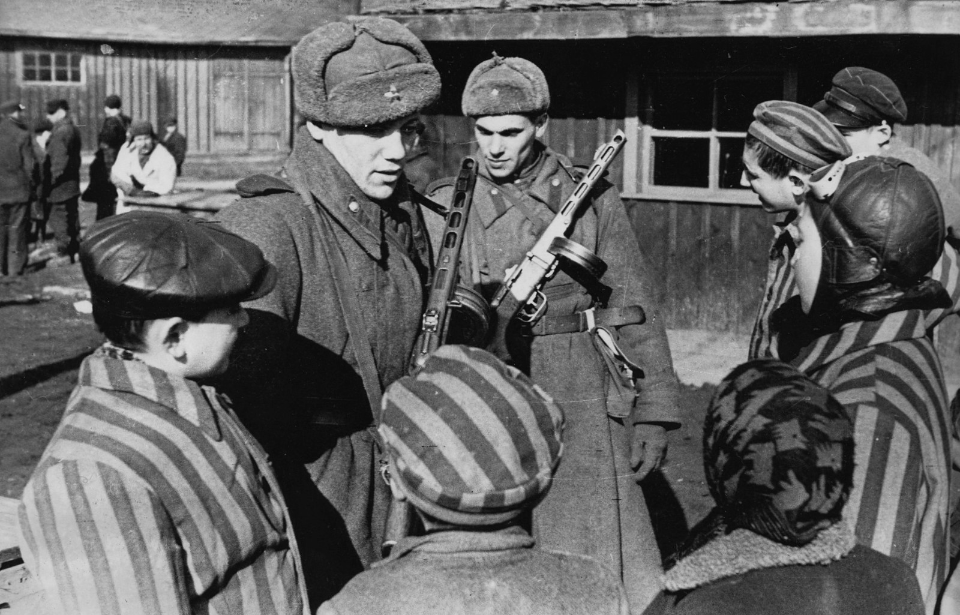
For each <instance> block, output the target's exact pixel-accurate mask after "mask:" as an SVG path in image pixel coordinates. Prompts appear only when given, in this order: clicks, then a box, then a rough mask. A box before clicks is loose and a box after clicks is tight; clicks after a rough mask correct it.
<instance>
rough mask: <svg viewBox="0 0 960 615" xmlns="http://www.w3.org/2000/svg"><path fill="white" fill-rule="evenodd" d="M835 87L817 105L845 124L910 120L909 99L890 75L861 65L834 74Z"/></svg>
mask: <svg viewBox="0 0 960 615" xmlns="http://www.w3.org/2000/svg"><path fill="white" fill-rule="evenodd" d="M832 83H833V87H832V88H830V91H829V92H827V93H825V94H824V95H823V100H821V101H820V102H818V103H817V104H816V105H814V109H816V110H817V111H819V112H820V113H822V114H824V115H825V116H827V119H829V120H830V121H831V122H833V123H834V124H835V125H837V126H840V127H842V128H869V127H870V126H877V125H879V124H882V123H883V122H887V123H888V124H895V123H897V122H905V121H906V120H907V103H905V102H904V101H903V96H901V95H900V90H899V89H898V88H897V84H895V83H894V82H893V81H892V80H891V79H890V77H887V76H886V75H884V74H883V73H878V72H877V71H875V70H870V69H869V68H863V67H862V66H849V67H847V68H845V69H843V70H841V71H840V72H839V73H837V74H836V75H834V76H833V82H832Z"/></svg>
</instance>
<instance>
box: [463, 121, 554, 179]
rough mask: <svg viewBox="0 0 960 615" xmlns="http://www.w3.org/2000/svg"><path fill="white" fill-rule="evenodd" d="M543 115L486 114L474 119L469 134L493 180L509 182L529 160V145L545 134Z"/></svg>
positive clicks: (530, 148)
mask: <svg viewBox="0 0 960 615" xmlns="http://www.w3.org/2000/svg"><path fill="white" fill-rule="evenodd" d="M546 127H547V123H546V116H541V117H540V118H538V119H537V121H533V120H531V119H530V118H529V117H527V116H526V115H487V116H484V117H480V118H477V122H476V124H474V126H473V133H474V135H475V136H476V138H477V145H478V146H479V147H480V153H481V155H482V156H483V160H484V164H485V165H486V167H487V171H488V172H489V173H490V176H491V177H493V178H494V179H502V180H511V179H513V178H515V177H516V176H517V175H518V174H519V173H520V171H522V170H523V169H524V168H525V167H526V166H527V164H528V163H530V162H531V159H532V158H533V152H534V150H533V144H534V142H535V141H536V140H537V139H538V138H540V137H542V136H543V134H544V132H546Z"/></svg>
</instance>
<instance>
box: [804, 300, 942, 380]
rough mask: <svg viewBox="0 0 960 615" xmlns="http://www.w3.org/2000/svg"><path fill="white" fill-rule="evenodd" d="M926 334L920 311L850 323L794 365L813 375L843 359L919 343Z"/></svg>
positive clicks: (806, 350) (817, 342)
mask: <svg viewBox="0 0 960 615" xmlns="http://www.w3.org/2000/svg"><path fill="white" fill-rule="evenodd" d="M926 332H927V327H926V324H925V322H924V319H923V312H921V311H919V310H906V311H903V312H894V313H892V314H887V315H886V316H884V317H882V318H880V319H878V320H858V321H854V322H848V323H846V324H844V325H842V326H841V327H840V329H839V330H838V331H835V332H833V333H829V334H827V335H823V336H821V337H818V338H817V339H816V340H814V342H813V343H811V344H808V345H807V346H805V347H803V348H802V349H800V351H799V352H798V353H797V356H796V357H794V358H793V359H791V360H790V364H791V365H793V366H794V367H796V368H797V369H798V370H800V371H801V372H804V373H807V374H809V373H810V372H811V371H815V370H817V369H819V368H821V367H822V366H824V365H826V364H828V363H831V362H833V361H836V360H837V359H839V358H840V357H843V356H847V355H850V354H852V353H854V352H859V351H862V350H865V349H867V348H870V347H871V346H876V345H878V344H886V343H889V342H897V341H902V340H910V339H919V338H921V337H924V336H925V335H926Z"/></svg>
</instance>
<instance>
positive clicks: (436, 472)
mask: <svg viewBox="0 0 960 615" xmlns="http://www.w3.org/2000/svg"><path fill="white" fill-rule="evenodd" d="M562 430H563V413H562V412H561V411H560V408H559V407H558V406H557V405H556V404H554V403H553V401H552V400H551V399H550V398H549V397H548V396H547V395H546V393H544V392H543V391H542V390H541V389H540V388H539V387H537V386H536V385H535V384H533V383H532V382H531V381H530V380H529V379H528V378H527V377H526V376H524V375H523V374H522V373H520V372H519V371H518V370H516V369H514V368H512V367H507V366H506V365H505V364H503V363H502V362H501V361H499V360H498V359H496V358H495V357H494V356H493V355H491V354H490V353H488V352H486V351H484V350H479V349H476V348H468V347H465V346H442V347H440V348H439V349H438V350H437V351H436V352H435V353H434V354H433V355H431V356H430V357H429V358H428V359H427V361H426V363H425V364H424V366H423V369H422V370H421V371H420V372H419V373H418V374H417V375H416V376H412V377H406V378H402V379H400V380H398V381H397V382H395V383H393V384H392V385H390V387H388V388H387V390H386V392H385V393H384V396H383V414H382V415H381V418H380V433H381V434H382V435H383V439H384V442H385V443H386V446H387V450H388V451H389V453H390V461H391V463H392V464H393V467H394V468H395V470H396V472H395V474H394V476H395V477H396V479H397V481H398V482H399V483H400V485H401V487H402V488H403V489H404V491H405V492H406V493H407V495H408V496H409V497H410V500H411V501H412V502H413V504H414V505H415V506H417V508H420V509H421V510H424V511H425V512H427V513H429V514H431V515H433V516H435V517H437V518H438V519H442V520H444V521H448V522H450V523H455V524H462V525H488V524H492V523H500V522H503V521H506V520H508V519H511V518H514V517H516V516H517V515H518V514H519V513H520V512H521V511H522V510H523V509H524V508H526V507H527V506H528V505H529V504H530V503H531V502H533V501H534V500H535V498H537V497H538V496H541V495H542V494H544V493H546V491H547V490H548V489H549V487H550V482H551V480H552V478H553V472H554V470H555V469H556V467H557V464H558V463H559V461H560V455H561V453H562V451H563V445H562V444H561V439H560V437H561V434H562Z"/></svg>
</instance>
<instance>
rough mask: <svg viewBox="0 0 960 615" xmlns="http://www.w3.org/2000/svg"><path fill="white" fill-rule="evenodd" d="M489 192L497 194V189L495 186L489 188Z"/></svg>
mask: <svg viewBox="0 0 960 615" xmlns="http://www.w3.org/2000/svg"><path fill="white" fill-rule="evenodd" d="M490 194H499V191H498V190H497V189H496V188H491V189H490Z"/></svg>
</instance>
